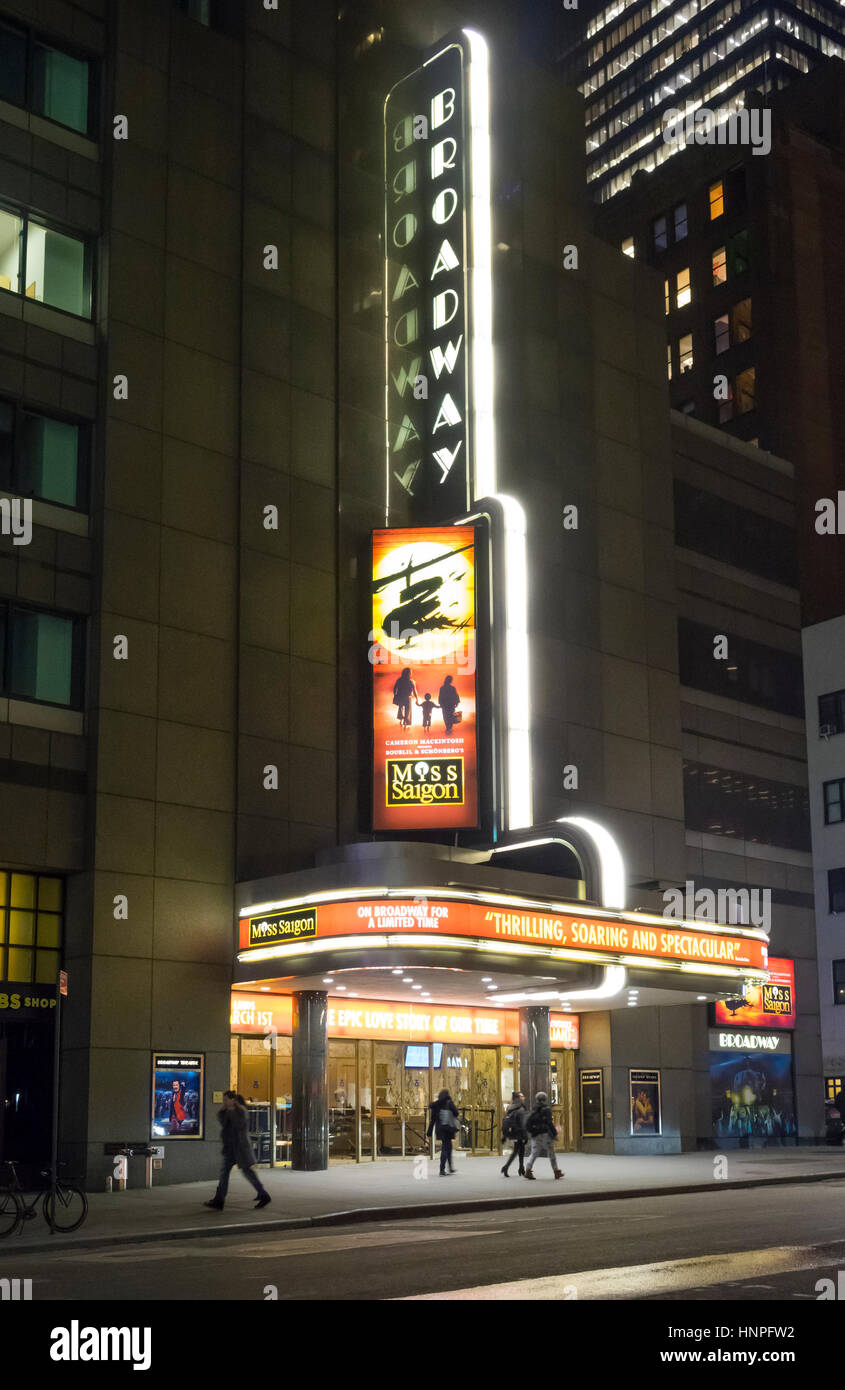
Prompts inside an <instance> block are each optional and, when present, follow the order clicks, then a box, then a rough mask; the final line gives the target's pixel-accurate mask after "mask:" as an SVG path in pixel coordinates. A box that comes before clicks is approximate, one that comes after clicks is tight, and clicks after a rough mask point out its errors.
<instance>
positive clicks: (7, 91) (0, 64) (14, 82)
mask: <svg viewBox="0 0 845 1390" xmlns="http://www.w3.org/2000/svg"><path fill="white" fill-rule="evenodd" d="M0 100H3V101H8V102H11V104H12V105H13V106H24V105H25V104H26V34H25V33H24V32H23V30H21V29H12V28H10V27H9V25H7V24H2V25H0Z"/></svg>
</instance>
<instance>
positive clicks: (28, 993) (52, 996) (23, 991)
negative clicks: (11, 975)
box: [0, 980, 57, 1019]
mask: <svg viewBox="0 0 845 1390" xmlns="http://www.w3.org/2000/svg"><path fill="white" fill-rule="evenodd" d="M56 1006H57V997H56V987H55V985H22V984H21V983H20V982H19V981H16V980H0V1019H4V1018H46V1017H49V1015H51V1014H53V1013H54V1012H55V1010H56Z"/></svg>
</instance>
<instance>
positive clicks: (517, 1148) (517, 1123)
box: [502, 1091, 528, 1178]
mask: <svg viewBox="0 0 845 1390" xmlns="http://www.w3.org/2000/svg"><path fill="white" fill-rule="evenodd" d="M527 1113H528V1112H527V1111H526V1109H525V1096H524V1095H523V1094H522V1092H521V1091H514V1093H513V1100H512V1101H511V1103H510V1105H509V1106H508V1108H507V1110H506V1111H505V1118H504V1120H503V1121H502V1138H503V1139H504V1140H505V1141H506V1142H507V1141H508V1140H510V1141H511V1143H512V1144H513V1148H512V1149H511V1155H510V1158H509V1159H508V1161H507V1163H506V1164H505V1165H504V1167H503V1168H502V1176H503V1177H505V1178H506V1177H507V1176H508V1169H509V1168H510V1166H511V1164H512V1163H513V1161H514V1159H516V1160H517V1162H518V1172H519V1176H520V1177H521V1178H522V1177H524V1176H525V1119H526V1115H527Z"/></svg>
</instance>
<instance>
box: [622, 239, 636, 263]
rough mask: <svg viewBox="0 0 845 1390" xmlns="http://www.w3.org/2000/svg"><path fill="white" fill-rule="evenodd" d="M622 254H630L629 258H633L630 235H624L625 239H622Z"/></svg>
mask: <svg viewBox="0 0 845 1390" xmlns="http://www.w3.org/2000/svg"><path fill="white" fill-rule="evenodd" d="M622 255H623V256H630V257H631V260H633V259H634V238H633V237H632V236H626V238H625V240H624V241H623V243H622Z"/></svg>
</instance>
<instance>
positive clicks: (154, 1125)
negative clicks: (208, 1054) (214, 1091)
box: [150, 1052, 205, 1139]
mask: <svg viewBox="0 0 845 1390" xmlns="http://www.w3.org/2000/svg"><path fill="white" fill-rule="evenodd" d="M204 1084H205V1053H204V1052H154V1053H153V1086H152V1115H151V1123H150V1137H151V1138H152V1139H202V1136H203V1108H204V1107H203V1100H204V1094H203V1088H204Z"/></svg>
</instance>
